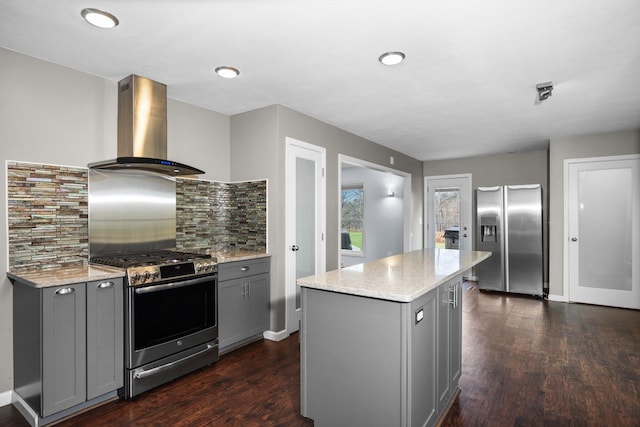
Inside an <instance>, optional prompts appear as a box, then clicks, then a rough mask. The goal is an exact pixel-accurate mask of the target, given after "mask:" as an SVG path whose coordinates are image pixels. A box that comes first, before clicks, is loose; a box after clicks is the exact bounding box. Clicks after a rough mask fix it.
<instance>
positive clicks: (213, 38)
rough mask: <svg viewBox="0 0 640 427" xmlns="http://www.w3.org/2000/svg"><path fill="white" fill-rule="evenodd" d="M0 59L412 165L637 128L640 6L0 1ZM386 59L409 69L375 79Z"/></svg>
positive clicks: (587, 1)
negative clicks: (399, 57) (329, 131)
mask: <svg viewBox="0 0 640 427" xmlns="http://www.w3.org/2000/svg"><path fill="white" fill-rule="evenodd" d="M85 7H94V8H99V9H103V10H106V11H109V12H110V13H112V14H114V15H116V16H117V17H118V19H119V20H120V25H119V26H118V27H116V28H115V29H112V30H104V29H99V28H95V27H92V26H90V25H88V24H87V23H85V22H84V20H83V19H82V17H81V16H80V11H81V10H82V9H83V8H85ZM0 46H2V47H5V48H7V49H11V50H14V51H17V52H22V53H25V54H27V55H31V56H34V57H37V58H41V59H45V60H48V61H51V62H54V63H57V64H61V65H64V66H67V67H70V68H73V69H77V70H80V71H84V72H87V73H90V74H94V75H97V76H101V77H103V78H106V79H109V80H112V81H114V82H115V81H118V80H120V79H121V78H123V77H125V76H127V75H129V74H139V75H142V76H145V77H149V78H151V79H154V80H157V81H160V82H162V83H165V84H167V85H168V95H169V97H170V98H173V99H177V100H180V101H184V102H187V103H190V104H195V105H198V106H201V107H204V108H207V109H210V110H213V111H217V112H220V113H224V114H229V115H232V114H237V113H241V112H245V111H249V110H253V109H256V108H260V107H264V106H268V105H272V104H282V105H285V106H287V107H290V108H292V109H294V110H297V111H300V112H302V113H305V114H308V115H310V116H312V117H315V118H317V119H319V120H322V121H324V122H327V123H330V124H332V125H335V126H337V127H339V128H341V129H344V130H347V131H349V132H352V133H354V134H356V135H359V136H362V137H364V138H367V139H369V140H371V141H374V142H377V143H379V144H382V145H385V146H387V147H390V148H393V149H396V150H398V151H400V152H402V153H405V154H407V155H409V156H412V157H414V158H417V159H419V160H432V159H443V158H458V157H467V156H476V155H484V154H492V153H505V152H511V151H520V150H532V149H543V148H546V147H547V144H548V141H549V139H551V138H556V137H562V136H568V135H580V134H590V133H599V132H607V131H614V130H625V129H638V128H640V1H638V0H484V1H468V0H466V1H463V0H154V1H149V0H147V1H145V0H83V1H81V0H65V1H51V0H2V1H1V2H0ZM391 50H400V51H403V52H404V53H405V54H406V60H405V61H404V62H403V63H401V64H400V65H398V66H395V67H389V66H384V65H381V64H380V63H379V62H378V57H379V56H380V54H382V53H383V52H385V51H391ZM220 65H231V66H235V67H237V68H239V69H240V72H241V74H240V76H239V77H238V78H236V79H234V80H227V79H222V78H220V77H218V76H216V75H215V74H214V73H213V69H214V68H215V67H217V66H220ZM546 81H553V84H554V90H553V95H552V96H551V98H549V99H548V100H546V101H544V102H542V103H539V102H537V101H536V97H537V92H536V89H535V86H536V84H537V83H542V82H546Z"/></svg>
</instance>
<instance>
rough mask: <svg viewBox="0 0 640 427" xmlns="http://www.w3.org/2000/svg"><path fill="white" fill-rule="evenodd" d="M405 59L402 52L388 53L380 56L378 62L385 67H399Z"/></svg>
mask: <svg viewBox="0 0 640 427" xmlns="http://www.w3.org/2000/svg"><path fill="white" fill-rule="evenodd" d="M403 59H404V53H402V52H386V53H383V54H382V55H380V58H378V61H380V62H381V63H382V64H384V65H397V64H399V63H401V62H402V60H403Z"/></svg>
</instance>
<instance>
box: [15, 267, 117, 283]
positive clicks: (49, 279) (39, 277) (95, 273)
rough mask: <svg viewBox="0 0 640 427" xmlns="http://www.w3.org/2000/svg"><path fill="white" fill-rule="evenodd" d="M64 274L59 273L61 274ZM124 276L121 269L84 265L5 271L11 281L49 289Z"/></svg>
mask: <svg viewBox="0 0 640 427" xmlns="http://www.w3.org/2000/svg"><path fill="white" fill-rule="evenodd" d="M63 271H64V273H61V272H63ZM124 276H125V272H124V270H122V269H118V268H113V267H105V266H93V265H85V266H82V267H78V266H75V267H60V268H59V269H51V270H25V271H20V270H14V271H7V277H8V278H9V279H10V280H11V281H18V282H20V283H24V284H26V285H29V286H31V287H34V288H50V287H56V286H65V285H73V284H76V283H86V282H93V281H96V280H107V279H118V278H121V277H124Z"/></svg>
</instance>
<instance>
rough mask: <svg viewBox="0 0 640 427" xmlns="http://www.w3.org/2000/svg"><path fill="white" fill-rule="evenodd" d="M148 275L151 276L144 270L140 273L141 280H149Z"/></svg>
mask: <svg viewBox="0 0 640 427" xmlns="http://www.w3.org/2000/svg"><path fill="white" fill-rule="evenodd" d="M149 277H151V273H149V272H148V271H145V272H144V273H142V281H143V282H146V281H147V280H149Z"/></svg>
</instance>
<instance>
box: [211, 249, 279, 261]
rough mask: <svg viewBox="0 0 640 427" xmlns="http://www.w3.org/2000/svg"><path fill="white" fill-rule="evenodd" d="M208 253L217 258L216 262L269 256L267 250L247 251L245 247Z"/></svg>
mask: <svg viewBox="0 0 640 427" xmlns="http://www.w3.org/2000/svg"><path fill="white" fill-rule="evenodd" d="M210 255H211V256H214V257H216V258H217V259H218V264H221V263H224V262H233V261H244V260H248V259H254V258H263V257H267V256H270V254H269V253H267V252H256V251H247V250H245V249H229V250H225V251H221V252H210Z"/></svg>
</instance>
